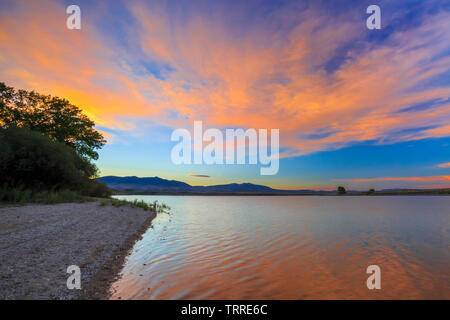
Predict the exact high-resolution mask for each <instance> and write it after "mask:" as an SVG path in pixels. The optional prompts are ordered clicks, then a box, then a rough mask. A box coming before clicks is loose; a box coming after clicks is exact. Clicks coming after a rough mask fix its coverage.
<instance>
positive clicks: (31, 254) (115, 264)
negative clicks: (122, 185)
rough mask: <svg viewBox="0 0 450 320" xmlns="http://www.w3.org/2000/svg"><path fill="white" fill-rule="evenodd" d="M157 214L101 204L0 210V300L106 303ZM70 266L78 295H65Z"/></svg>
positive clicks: (10, 207)
mask: <svg viewBox="0 0 450 320" xmlns="http://www.w3.org/2000/svg"><path fill="white" fill-rule="evenodd" d="M155 217H156V213H155V212H153V211H145V210H143V209H141V208H132V207H128V206H121V207H114V206H111V205H107V206H102V205H101V203H100V202H98V201H96V202H84V203H62V204H54V205H39V204H29V205H24V206H6V207H0V221H1V223H0V243H1V245H0V260H1V261H2V263H1V264H0V299H2V300H4V299H6V300H9V299H26V300H28V299H33V300H34V299H39V300H40V299H43V300H47V299H51V300H72V299H108V298H109V296H110V294H111V292H110V287H111V284H112V283H113V282H114V281H115V280H117V279H119V278H120V271H121V270H122V268H123V265H124V263H125V261H126V258H127V256H128V254H129V253H130V252H131V250H132V248H133V246H134V244H135V243H136V241H138V240H139V239H141V238H142V236H143V234H144V233H145V232H146V231H147V230H148V228H149V227H150V226H151V223H152V221H153V219H154V218H155ZM69 265H77V266H79V267H80V270H81V290H76V289H74V290H69V289H67V286H66V282H67V278H68V277H69V276H70V274H69V273H67V267H68V266H69Z"/></svg>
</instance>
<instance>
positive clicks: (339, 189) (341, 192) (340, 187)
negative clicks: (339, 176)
mask: <svg viewBox="0 0 450 320" xmlns="http://www.w3.org/2000/svg"><path fill="white" fill-rule="evenodd" d="M337 192H338V194H340V195H342V194H346V193H347V191H346V190H345V188H344V187H342V186H339V187H338V188H337Z"/></svg>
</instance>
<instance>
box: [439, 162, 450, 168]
mask: <svg viewBox="0 0 450 320" xmlns="http://www.w3.org/2000/svg"><path fill="white" fill-rule="evenodd" d="M438 167H439V168H450V162H447V163H441V164H438Z"/></svg>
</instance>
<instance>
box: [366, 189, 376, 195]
mask: <svg viewBox="0 0 450 320" xmlns="http://www.w3.org/2000/svg"><path fill="white" fill-rule="evenodd" d="M374 193H375V189H369V191H367V194H374Z"/></svg>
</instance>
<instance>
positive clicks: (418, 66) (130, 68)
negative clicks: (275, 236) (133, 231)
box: [0, 0, 450, 156]
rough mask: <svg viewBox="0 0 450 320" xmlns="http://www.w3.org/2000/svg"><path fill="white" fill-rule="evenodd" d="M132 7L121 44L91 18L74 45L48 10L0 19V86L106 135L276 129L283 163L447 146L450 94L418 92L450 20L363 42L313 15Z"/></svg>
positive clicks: (290, 10) (328, 18) (27, 6)
mask: <svg viewBox="0 0 450 320" xmlns="http://www.w3.org/2000/svg"><path fill="white" fill-rule="evenodd" d="M195 5H196V4H194V3H193V4H192V6H195ZM211 5H212V4H211ZM126 6H127V10H128V11H127V14H129V15H130V17H132V22H130V23H128V24H127V25H126V27H124V28H123V32H124V34H125V36H123V37H122V38H121V39H114V34H112V33H111V34H105V32H106V31H105V28H100V27H99V25H98V24H96V23H95V21H104V20H105V17H103V16H101V14H102V13H101V12H102V11H101V10H98V8H97V11H95V10H91V11H90V12H89V14H87V15H85V19H86V21H84V22H83V29H82V30H80V31H73V30H72V31H71V30H67V29H66V28H65V27H64V18H65V16H64V12H65V10H64V7H62V6H61V5H60V4H59V3H58V2H56V1H51V0H43V1H39V2H38V1H26V2H25V1H23V2H18V3H17V5H16V8H15V10H14V14H11V13H10V12H8V10H4V11H3V12H1V13H0V72H1V73H2V75H3V78H4V80H5V81H7V82H8V83H9V84H12V85H16V86H20V87H24V88H33V89H36V90H39V91H43V92H47V93H52V94H56V95H60V96H64V97H67V98H69V99H70V100H71V101H72V102H73V103H75V104H77V105H79V106H80V107H82V108H83V109H84V110H85V112H87V113H88V114H89V115H90V116H92V117H94V119H95V120H96V121H97V122H98V123H99V124H100V125H102V126H106V127H110V128H120V129H123V130H138V128H137V126H138V125H137V124H136V123H134V122H133V121H130V120H128V119H133V118H134V119H136V118H139V119H140V120H142V119H151V120H152V121H154V123H156V124H157V125H164V126H170V127H180V126H183V127H186V126H190V125H192V122H193V120H200V119H201V120H203V121H204V123H206V124H207V125H208V126H210V127H245V128H247V127H252V128H279V129H280V135H281V141H280V142H281V144H282V147H283V149H284V150H290V151H289V152H288V153H285V154H283V155H282V156H295V155H301V154H307V153H312V152H315V151H322V150H333V149H338V148H342V147H344V146H348V145H351V144H353V143H355V142H358V141H365V140H373V141H378V142H379V143H392V142H398V141H407V140H415V139H421V138H429V137H444V136H450V126H448V123H449V121H450V101H449V97H450V86H449V85H448V83H446V84H443V85H442V84H441V85H439V86H433V85H431V86H424V85H423V84H424V83H432V82H433V79H435V78H436V77H440V76H441V77H442V75H443V74H445V73H446V72H447V74H448V72H449V70H450V57H449V56H448V44H449V43H450V33H449V32H448V30H449V29H450V14H449V13H448V12H445V11H442V12H440V13H436V14H434V15H429V16H424V18H423V20H424V22H423V23H422V24H419V25H417V26H414V27H410V28H400V29H399V30H398V31H395V30H394V31H393V32H392V33H391V34H388V36H387V37H386V39H384V40H383V41H368V40H367V39H368V32H370V31H368V30H366V29H365V28H364V23H361V21H359V20H355V19H353V18H349V16H350V15H349V14H348V13H347V14H336V13H330V12H329V11H327V10H325V8H320V7H319V6H311V7H310V8H308V9H305V8H299V7H298V6H296V5H295V4H286V5H285V6H283V7H280V8H278V9H277V10H274V11H273V12H272V13H271V15H270V19H268V18H267V17H264V19H263V18H262V17H259V18H258V17H255V18H254V19H253V20H251V21H246V20H245V19H244V17H241V16H239V13H234V16H233V17H228V16H227V14H226V12H228V10H222V9H223V8H220V9H221V10H219V8H218V7H213V8H211V10H210V11H211V12H210V14H208V15H205V14H202V11H201V10H193V8H190V9H191V10H186V11H184V10H170V9H169V7H170V6H169V5H168V4H165V3H163V2H158V3H154V4H143V3H142V2H137V1H136V2H132V4H128V3H126ZM242 6H245V5H244V4H242ZM94 9H95V8H94ZM200 9H201V8H200ZM243 9H246V10H247V11H245V10H243V11H244V12H251V10H250V9H252V8H243ZM205 12H206V11H205ZM207 12H209V11H207ZM102 19H103V20H102ZM233 19H234V20H233ZM106 20H107V19H106ZM241 20H242V21H244V20H245V21H244V22H245V27H244V26H238V27H236V25H235V24H234V23H233V21H241ZM268 21H270V22H268ZM244 22H243V23H244ZM111 23H112V24H114V23H117V24H121V22H120V21H116V20H115V19H112V21H111ZM122 27H123V26H122ZM110 30H113V28H110ZM112 38H113V39H112ZM124 39H126V40H124ZM355 43H357V44H358V45H357V46H356V45H355V46H352V44H355ZM346 47H350V48H351V49H349V50H344V54H342V48H346ZM338 53H339V54H338ZM338 58H339V59H338ZM336 61H339V63H337V62H336ZM333 63H334V65H333V68H330V64H333ZM331 70H332V71H331ZM324 128H327V130H326V131H324Z"/></svg>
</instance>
